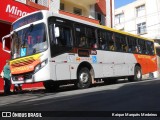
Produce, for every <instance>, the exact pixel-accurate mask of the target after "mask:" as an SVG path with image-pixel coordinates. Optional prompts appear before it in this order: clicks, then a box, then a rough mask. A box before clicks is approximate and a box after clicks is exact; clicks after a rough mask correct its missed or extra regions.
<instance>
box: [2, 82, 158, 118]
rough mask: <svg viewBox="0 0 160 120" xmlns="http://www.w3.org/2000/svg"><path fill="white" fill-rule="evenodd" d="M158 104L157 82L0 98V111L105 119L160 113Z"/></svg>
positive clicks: (66, 88) (41, 92) (39, 92)
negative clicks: (127, 114) (129, 113)
mask: <svg viewBox="0 0 160 120" xmlns="http://www.w3.org/2000/svg"><path fill="white" fill-rule="evenodd" d="M159 104H160V80H157V79H154V80H145V81H140V82H131V83H129V82H125V81H124V82H123V81H122V82H119V83H118V84H112V85H105V86H103V85H97V86H96V87H91V88H88V89H83V90H76V89H74V88H73V87H71V86H69V87H65V88H62V89H60V90H59V91H57V92H54V93H47V92H45V91H43V90H40V91H35V92H27V93H23V94H17V95H10V96H0V111H21V112H23V111H48V113H50V116H52V115H53V114H55V113H53V111H61V113H57V114H58V115H59V114H60V115H61V114H62V115H63V114H64V113H62V112H63V111H72V113H74V115H75V114H76V113H77V116H78V117H80V114H81V115H82V116H83V115H84V116H87V115H86V114H88V116H90V117H95V116H96V113H97V115H99V116H100V115H102V116H104V117H105V116H107V114H110V111H112V113H113V111H116V112H122V113H123V112H124V111H125V112H127V111H128V112H130V111H131V112H133V111H134V112H141V111H150V112H153V113H154V112H155V111H160V105H159ZM49 111H50V112H49ZM77 111H81V112H77ZM91 111H94V112H91ZM102 111H103V112H102ZM104 111H105V112H104ZM106 111H108V112H106ZM72 113H71V112H69V114H72ZM74 115H73V117H74ZM53 116H54V115H53ZM75 116H76V115H75Z"/></svg>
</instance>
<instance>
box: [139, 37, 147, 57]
mask: <svg viewBox="0 0 160 120" xmlns="http://www.w3.org/2000/svg"><path fill="white" fill-rule="evenodd" d="M138 50H139V53H141V54H147V49H146V44H145V41H144V40H141V39H138Z"/></svg>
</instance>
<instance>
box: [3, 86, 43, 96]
mask: <svg viewBox="0 0 160 120" xmlns="http://www.w3.org/2000/svg"><path fill="white" fill-rule="evenodd" d="M40 89H41V90H42V89H45V88H44V87H33V88H24V89H23V90H22V92H23V91H34V90H40ZM11 92H13V89H11ZM3 93H4V90H0V94H3Z"/></svg>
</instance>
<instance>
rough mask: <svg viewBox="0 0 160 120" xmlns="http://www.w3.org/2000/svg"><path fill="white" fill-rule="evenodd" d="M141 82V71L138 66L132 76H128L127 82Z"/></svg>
mask: <svg viewBox="0 0 160 120" xmlns="http://www.w3.org/2000/svg"><path fill="white" fill-rule="evenodd" d="M140 80H142V70H141V67H140V66H135V69H134V76H129V77H128V81H130V82H134V81H140Z"/></svg>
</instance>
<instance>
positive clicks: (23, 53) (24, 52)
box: [21, 48, 27, 57]
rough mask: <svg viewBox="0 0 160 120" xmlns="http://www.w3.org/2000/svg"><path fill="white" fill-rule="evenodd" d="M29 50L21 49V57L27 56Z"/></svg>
mask: <svg viewBox="0 0 160 120" xmlns="http://www.w3.org/2000/svg"><path fill="white" fill-rule="evenodd" d="M26 53H27V48H21V57H24V56H26Z"/></svg>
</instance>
